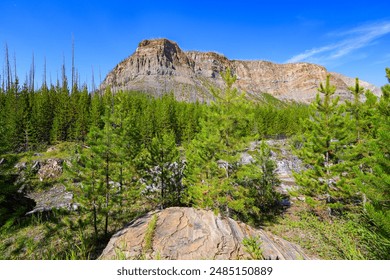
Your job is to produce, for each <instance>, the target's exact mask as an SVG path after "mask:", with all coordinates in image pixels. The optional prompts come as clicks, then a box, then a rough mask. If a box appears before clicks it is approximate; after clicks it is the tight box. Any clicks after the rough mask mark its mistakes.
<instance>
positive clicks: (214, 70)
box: [101, 39, 380, 102]
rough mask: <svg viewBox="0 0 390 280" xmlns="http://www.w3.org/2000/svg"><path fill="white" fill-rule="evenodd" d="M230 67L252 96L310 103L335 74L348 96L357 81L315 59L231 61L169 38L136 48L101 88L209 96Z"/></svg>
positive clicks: (186, 97)
mask: <svg viewBox="0 0 390 280" xmlns="http://www.w3.org/2000/svg"><path fill="white" fill-rule="evenodd" d="M227 68H230V69H231V70H232V72H233V73H234V74H235V75H237V82H236V84H235V86H236V87H237V88H238V89H239V90H241V91H244V92H246V93H247V94H248V96H251V97H252V98H256V97H261V95H262V93H269V94H272V95H274V96H275V97H277V98H279V99H285V100H294V101H298V102H310V101H311V100H313V99H314V98H315V96H316V94H317V88H318V86H319V84H320V83H321V82H324V81H325V79H326V76H327V75H328V74H329V75H331V82H332V83H333V84H334V85H335V86H336V87H337V92H336V93H337V94H339V95H340V96H341V98H342V99H347V98H350V97H351V94H350V93H349V91H348V87H349V86H353V85H354V83H355V80H354V79H353V78H349V77H345V76H343V75H341V74H338V73H330V72H328V71H327V69H326V68H325V67H323V66H321V65H316V64H311V63H303V62H302V63H288V64H276V63H272V62H269V61H262V60H248V61H244V60H229V59H228V58H227V57H225V56H224V55H221V54H218V53H215V52H200V51H183V50H181V49H180V47H179V46H178V44H177V43H175V42H173V41H171V40H168V39H153V40H143V41H142V42H140V43H139V44H138V47H137V49H136V51H135V52H134V53H133V54H132V55H131V56H130V57H128V58H127V59H125V60H123V61H122V62H120V63H119V64H118V65H117V66H116V67H115V68H114V69H113V70H112V71H111V72H110V73H109V74H108V75H107V77H106V78H105V80H104V81H103V83H102V85H101V88H105V87H107V86H110V87H111V88H112V89H113V90H114V91H117V90H137V91H142V92H149V93H152V94H154V95H157V96H159V95H161V94H164V93H167V92H173V93H174V94H175V97H176V98H177V99H179V100H186V101H195V100H200V101H205V100H206V101H207V100H209V99H210V98H211V94H210V86H215V87H222V86H223V82H222V79H221V77H220V75H219V73H220V72H222V71H225V70H226V69H227ZM361 84H362V85H363V86H364V87H365V88H366V89H370V90H372V91H373V92H374V93H376V94H377V95H380V89H378V88H376V87H375V86H373V85H371V84H369V83H367V82H364V81H362V82H361Z"/></svg>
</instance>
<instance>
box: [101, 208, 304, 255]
mask: <svg viewBox="0 0 390 280" xmlns="http://www.w3.org/2000/svg"><path fill="white" fill-rule="evenodd" d="M153 215H156V216H157V223H156V227H155V229H154V232H153V235H152V244H151V246H150V248H146V247H145V246H146V239H147V237H146V236H147V235H148V233H147V231H148V228H149V230H150V223H151V220H152V217H153ZM251 237H253V238H259V240H260V242H259V243H260V244H261V245H260V247H261V250H262V252H263V257H264V258H265V259H280V260H283V259H309V256H308V255H306V254H305V253H304V252H303V250H302V249H301V248H300V247H299V246H297V245H295V244H292V243H290V242H288V241H286V240H283V239H282V238H279V237H277V236H275V235H273V234H271V233H269V232H266V231H264V230H262V229H255V228H253V227H250V226H248V225H247V224H244V223H242V222H237V221H235V220H233V219H231V218H223V217H221V216H220V215H215V214H214V213H213V212H212V211H207V210H200V209H194V208H181V207H172V208H167V209H165V210H162V211H157V212H152V213H148V214H146V215H144V216H143V217H140V218H138V219H136V220H134V221H132V222H131V223H130V224H129V225H128V226H126V227H125V228H123V229H122V230H120V231H119V232H117V233H116V234H114V236H113V237H112V238H111V240H110V241H109V243H108V245H107V247H106V248H105V249H104V251H103V253H102V254H101V256H100V257H99V258H100V259H118V258H126V259H139V258H147V259H159V258H160V259H172V260H179V259H181V260H183V259H187V260H188V259H190V260H203V259H220V260H228V259H248V258H251V256H250V255H249V254H248V253H247V252H246V250H245V248H244V246H243V243H242V241H243V239H244V238H251Z"/></svg>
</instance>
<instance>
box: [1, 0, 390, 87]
mask: <svg viewBox="0 0 390 280" xmlns="http://www.w3.org/2000/svg"><path fill="white" fill-rule="evenodd" d="M0 11H1V17H0V44H2V47H1V48H0V54H1V57H4V46H5V44H7V45H8V49H9V53H10V57H11V61H12V63H13V57H14V55H15V57H16V66H17V72H18V76H19V79H20V80H21V81H22V82H24V80H25V77H26V73H28V71H29V68H30V65H31V58H32V54H33V53H34V57H35V67H36V76H37V79H38V80H39V81H38V83H40V80H41V77H42V75H43V61H44V59H45V58H46V63H47V79H48V81H49V80H50V77H51V79H52V81H53V82H55V80H56V79H57V75H60V69H61V65H62V62H63V60H65V64H66V68H67V70H68V74H69V73H70V68H71V46H72V35H73V36H74V42H75V65H76V68H77V70H78V72H79V74H80V77H81V80H82V81H83V82H84V81H85V82H87V84H90V82H91V73H92V68H93V69H94V72H95V81H96V82H97V83H98V82H99V80H100V78H99V72H100V75H101V79H104V77H105V75H106V74H107V73H108V72H109V71H110V70H111V69H112V68H113V67H115V65H116V64H117V63H118V62H120V61H121V60H123V59H124V58H126V57H128V56H129V55H131V54H132V53H133V52H134V51H135V49H136V47H137V44H138V43H139V42H140V41H141V40H143V39H151V38H168V39H171V40H173V41H176V42H177V43H178V44H179V46H180V47H181V48H182V49H183V50H200V51H217V52H219V53H222V54H224V55H225V56H227V57H228V58H230V59H248V60H252V59H261V60H268V61H272V62H276V63H287V62H297V61H307V62H313V63H317V64H321V65H324V66H325V67H326V68H327V69H328V70H329V71H335V72H339V73H342V74H345V75H347V76H351V77H359V78H360V79H362V80H366V81H368V82H371V83H373V84H375V85H377V86H381V85H383V84H385V83H386V82H387V81H386V79H385V77H384V76H385V74H384V73H385V72H384V69H385V67H390V48H389V46H390V1H383V0H382V1H376V0H372V1H360V2H359V1H340V0H339V1H333V0H328V1H298V0H296V1H281V0H279V1H245V0H241V1H210V0H209V1H203V0H198V1H175V0H171V1H148V0H146V1H141V0H138V1H117V0H111V1H104V0H100V1H83V0H79V1H73V0H72V1H56V0H51V1H45V0H42V1H34V0H30V1H22V0H20V1H7V0H3V1H1V2H0ZM3 65H4V59H0V66H1V67H3ZM0 74H2V71H0Z"/></svg>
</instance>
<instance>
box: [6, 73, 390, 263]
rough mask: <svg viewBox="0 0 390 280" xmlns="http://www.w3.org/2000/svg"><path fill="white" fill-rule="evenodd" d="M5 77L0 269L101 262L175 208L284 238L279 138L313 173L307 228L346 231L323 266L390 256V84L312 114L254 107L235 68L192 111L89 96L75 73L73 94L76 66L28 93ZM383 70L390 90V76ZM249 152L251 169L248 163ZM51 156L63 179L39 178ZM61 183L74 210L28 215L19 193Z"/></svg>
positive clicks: (326, 91)
mask: <svg viewBox="0 0 390 280" xmlns="http://www.w3.org/2000/svg"><path fill="white" fill-rule="evenodd" d="M6 69H7V71H6V72H7V74H8V75H6V77H5V78H3V81H2V87H1V88H0V172H1V173H0V227H1V229H0V236H1V239H2V243H1V245H0V259H14V258H16V259H18V258H22V259H23V258H26V259H94V258H96V257H97V256H98V254H99V252H101V250H102V248H104V246H105V244H106V243H107V240H108V239H109V238H110V236H111V235H112V234H113V233H115V232H116V231H117V230H118V229H120V228H121V227H123V225H124V224H126V223H128V222H129V221H130V220H131V219H133V218H135V217H138V216H139V215H142V214H144V213H146V212H148V211H150V210H153V209H162V208H166V207H171V206H189V207H197V208H204V209H212V210H214V211H215V212H218V213H220V214H222V215H224V216H228V217H232V218H234V219H237V220H241V221H244V222H246V223H248V224H251V225H253V226H264V225H271V224H273V227H274V230H275V231H278V230H279V231H280V228H278V227H277V226H275V225H277V224H278V223H283V222H280V221H281V220H280V219H284V216H283V212H284V211H285V209H284V208H283V206H282V205H281V203H280V202H281V200H282V199H283V197H282V195H281V194H280V193H278V192H277V191H276V190H275V186H277V185H278V184H279V182H278V178H277V176H276V174H275V169H276V166H275V162H273V161H272V160H271V147H270V146H269V145H267V143H266V141H265V140H267V139H270V138H278V137H282V138H287V139H288V141H289V142H290V143H291V149H292V150H293V151H294V153H295V154H296V155H297V156H298V157H299V158H300V159H301V160H302V161H303V162H304V164H305V169H304V171H303V172H300V173H299V174H295V178H296V181H297V183H298V185H299V186H301V187H300V188H299V189H296V190H294V192H295V193H293V192H292V193H291V194H290V195H291V196H294V195H295V196H298V195H304V196H305V201H304V202H303V203H302V205H304V207H303V208H304V210H302V212H301V213H300V215H301V217H304V218H302V221H305V222H309V221H311V222H312V224H309V225H306V226H308V227H313V225H316V226H318V227H320V226H321V227H322V228H323V229H324V230H325V231H326V230H330V231H332V230H333V229H331V228H330V227H335V226H336V225H337V228H336V230H334V231H332V232H333V235H331V236H330V238H328V239H329V240H328V241H327V242H329V243H332V242H333V243H334V242H337V240H333V239H338V238H339V239H340V238H344V239H343V240H344V242H345V244H349V245H350V246H349V247H348V248H339V249H338V250H339V252H336V253H334V254H335V255H334V256H333V255H331V254H327V253H326V252H325V253H323V256H324V258H331V257H334V258H351V259H357V258H362V259H367V258H368V259H388V258H389V257H390V176H389V174H390V158H389V157H390V151H389V147H390V135H389V131H390V119H389V117H390V85H386V86H384V87H383V88H382V91H383V95H382V96H381V97H380V98H378V97H376V96H375V95H374V94H372V93H371V92H370V91H367V90H365V89H363V88H361V87H360V86H359V81H358V80H356V85H355V87H353V88H350V91H351V93H352V94H353V96H354V98H353V100H347V101H345V102H342V101H340V100H339V98H338V97H335V96H334V93H335V87H334V86H332V85H331V84H330V82H329V78H328V79H327V80H326V81H323V84H321V85H320V87H319V89H318V95H317V98H316V100H315V101H314V102H313V103H312V104H311V105H310V106H306V105H302V104H298V103H292V102H282V101H279V100H277V99H275V98H273V97H272V96H270V95H267V94H263V98H261V99H259V100H248V99H247V98H246V97H245V93H242V92H240V91H238V90H237V89H236V88H235V87H234V82H235V80H236V77H235V76H234V75H232V74H231V72H230V71H229V70H227V71H226V72H224V73H221V75H222V78H223V80H224V81H225V88H223V89H219V88H211V89H210V90H211V93H212V94H213V99H212V101H210V102H209V103H199V102H196V103H189V102H179V101H177V100H175V98H174V96H173V94H170V93H166V94H165V95H163V96H157V97H156V96H152V95H149V94H146V93H140V92H115V93H113V92H111V90H110V88H106V89H104V90H94V91H89V90H88V88H87V86H80V85H79V83H78V82H77V81H75V79H74V77H73V74H72V79H71V83H70V85H69V84H68V80H67V77H66V75H65V67H63V72H62V79H61V80H59V81H57V82H56V84H54V85H53V84H50V85H48V84H47V83H46V81H44V82H43V84H42V85H41V86H40V87H39V88H35V87H34V82H33V81H34V74H33V72H32V74H30V77H29V78H28V79H26V82H25V83H23V84H20V83H19V80H18V78H17V75H16V73H14V74H13V75H12V73H10V69H9V66H8V67H6ZM386 74H387V77H388V78H389V82H390V69H386ZM252 143H257V147H256V149H253V150H251V151H250V153H251V156H252V158H253V160H252V161H251V162H250V163H248V164H243V163H242V153H243V152H244V151H248V147H249V146H251V144H252ZM48 149H49V150H51V151H54V153H53V152H48V151H49V150H48ZM44 156H52V157H57V158H62V159H63V167H64V168H63V169H64V172H63V173H62V174H61V176H60V177H59V178H55V179H51V180H44V181H41V180H39V179H38V177H37V174H36V172H34V160H36V159H37V158H39V157H44ZM20 162H25V163H26V164H25V168H24V170H23V180H20V178H19V177H20V174H17V168H15V166H16V165H17V164H18V163H20ZM55 184H62V185H64V186H65V187H66V189H67V190H68V191H70V192H71V193H72V194H73V205H74V206H75V207H74V209H72V210H70V209H51V210H50V211H46V212H36V213H33V214H31V215H26V212H28V211H31V207H32V206H31V203H30V204H29V203H27V202H26V203H25V204H24V203H22V202H23V200H22V199H21V198H20V196H21V195H20V194H21V193H22V194H23V193H24V192H28V191H31V190H34V191H38V192H39V191H40V190H45V189H48V188H50V187H51V186H53V185H55ZM22 185H23V186H22ZM327 225H328V226H329V228H328V227H327ZM290 226H291V224H290ZM299 226H302V224H300V225H297V227H299ZM271 228H272V225H271ZM336 245H337V244H336ZM325 247H326V246H325ZM333 247H336V246H334V245H333ZM325 250H326V249H325Z"/></svg>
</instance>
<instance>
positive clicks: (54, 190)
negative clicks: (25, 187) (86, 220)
mask: <svg viewBox="0 0 390 280" xmlns="http://www.w3.org/2000/svg"><path fill="white" fill-rule="evenodd" d="M26 197H28V198H30V199H32V200H34V201H35V204H36V205H35V207H34V209H33V210H31V211H29V212H28V213H26V215H30V214H33V213H36V212H45V211H51V210H52V209H67V210H73V209H74V208H75V207H76V209H77V206H75V205H74V203H72V200H73V194H72V193H70V192H67V191H66V188H65V186H64V185H62V184H56V185H54V186H53V187H51V188H50V189H48V190H44V191H39V192H34V191H33V192H30V193H28V194H27V195H26Z"/></svg>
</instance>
